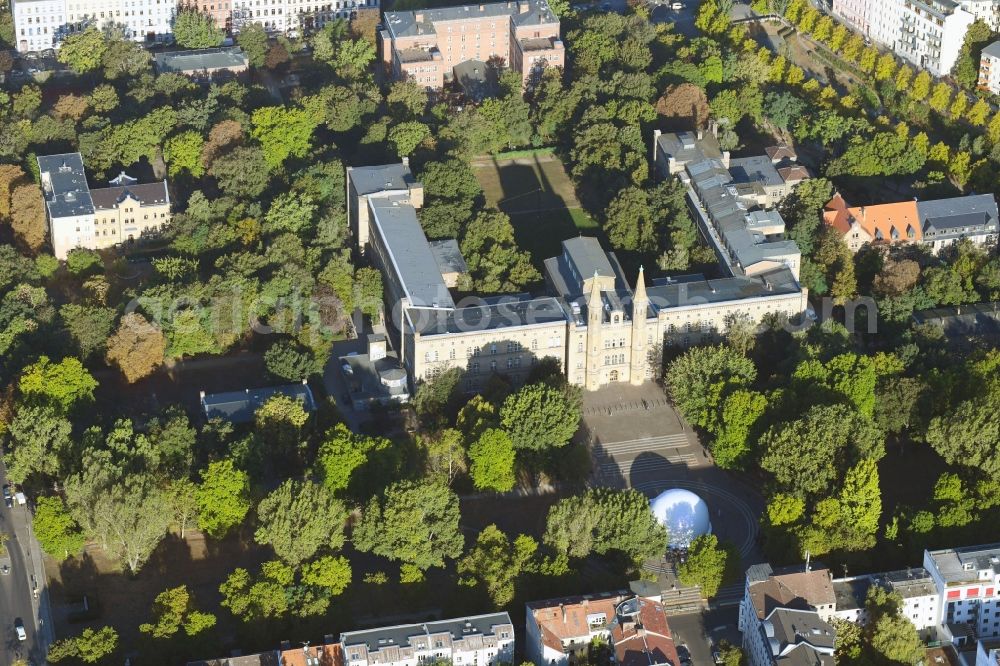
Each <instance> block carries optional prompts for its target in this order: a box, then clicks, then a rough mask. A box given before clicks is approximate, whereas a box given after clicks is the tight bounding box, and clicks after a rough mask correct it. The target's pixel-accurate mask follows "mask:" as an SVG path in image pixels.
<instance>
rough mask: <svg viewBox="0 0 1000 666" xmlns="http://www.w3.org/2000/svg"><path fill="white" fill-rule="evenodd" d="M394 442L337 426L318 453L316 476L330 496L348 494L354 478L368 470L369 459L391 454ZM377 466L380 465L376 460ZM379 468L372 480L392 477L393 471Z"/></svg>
mask: <svg viewBox="0 0 1000 666" xmlns="http://www.w3.org/2000/svg"><path fill="white" fill-rule="evenodd" d="M391 450H392V442H391V441H390V440H387V439H383V438H379V437H369V436H367V435H358V434H355V433H353V432H351V431H350V430H349V429H348V428H347V426H345V425H344V424H342V423H338V424H337V425H336V426H334V427H333V428H330V429H329V430H327V431H326V435H325V437H324V439H323V441H322V442H321V443H320V445H319V451H318V452H317V453H316V465H315V469H316V473H317V475H318V476H319V478H320V479H321V480H322V483H323V485H324V487H326V488H327V490H329V491H330V492H334V493H337V492H340V491H342V490H346V489H347V488H348V486H349V485H350V483H351V480H352V478H353V477H354V476H355V474H354V472H355V470H357V469H359V468H361V467H362V466H365V465H366V463H368V462H369V459H372V458H376V456H378V455H379V454H381V453H384V452H391ZM375 462H379V461H378V460H377V458H376V460H375ZM382 462H383V466H382V467H380V466H378V465H376V466H375V467H374V468H373V469H371V474H370V476H372V477H376V478H377V477H381V476H383V475H391V470H390V469H388V468H386V467H385V466H384V462H385V461H382Z"/></svg>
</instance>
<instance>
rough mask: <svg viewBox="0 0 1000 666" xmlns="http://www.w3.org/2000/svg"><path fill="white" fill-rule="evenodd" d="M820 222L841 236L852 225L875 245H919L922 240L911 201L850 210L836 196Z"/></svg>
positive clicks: (827, 205)
mask: <svg viewBox="0 0 1000 666" xmlns="http://www.w3.org/2000/svg"><path fill="white" fill-rule="evenodd" d="M823 220H824V221H825V222H826V223H827V224H828V225H830V226H831V227H833V228H834V229H836V230H837V231H839V232H840V233H841V234H846V233H847V232H848V231H850V230H851V223H852V222H853V223H855V224H857V225H859V226H860V227H861V228H862V229H864V230H865V232H866V233H867V234H868V235H869V236H871V237H872V238H873V239H875V240H877V241H884V242H892V241H907V240H910V241H919V240H920V239H921V237H922V236H923V233H922V231H921V225H920V215H919V213H918V211H917V202H916V201H913V200H909V201H900V202H898V203H887V204H877V205H875V206H857V207H851V206H848V204H847V202H846V201H844V198H843V197H842V196H840V193H837V194H836V195H835V196H834V197H833V199H831V200H830V202H829V203H827V204H826V206H825V207H824V211H823ZM894 231H895V234H896V236H895V238H894V237H893V232H894ZM911 232H912V233H913V236H912V237H911V236H910V233H911Z"/></svg>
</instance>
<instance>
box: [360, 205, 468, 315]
mask: <svg viewBox="0 0 1000 666" xmlns="http://www.w3.org/2000/svg"><path fill="white" fill-rule="evenodd" d="M368 206H369V208H370V210H371V213H372V215H371V219H372V223H373V225H374V226H375V227H376V228H377V231H378V233H379V235H380V236H381V237H382V240H383V242H384V244H385V246H386V248H387V249H388V251H389V255H390V256H389V259H390V261H391V263H392V264H393V270H394V271H395V273H396V275H397V276H398V277H399V280H400V282H401V283H402V287H403V290H404V292H405V293H406V297H407V298H409V301H410V305H415V306H433V307H442V308H451V307H455V302H454V301H453V300H452V298H451V294H450V293H448V287H447V286H446V285H445V283H444V278H442V277H441V271H440V269H439V268H438V264H437V260H436V259H435V258H434V253H433V252H431V248H430V246H429V245H428V244H427V237H426V236H425V235H424V230H423V229H422V228H421V227H420V222H419V221H418V220H417V211H416V209H415V208H414V207H413V206H412V205H411V204H410V202H409V199H408V198H407V197H406V196H403V195H390V196H384V197H371V198H369V200H368Z"/></svg>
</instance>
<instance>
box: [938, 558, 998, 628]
mask: <svg viewBox="0 0 1000 666" xmlns="http://www.w3.org/2000/svg"><path fill="white" fill-rule="evenodd" d="M924 568H925V569H926V570H927V571H928V572H929V573H930V576H931V579H932V580H933V581H934V586H935V588H936V590H937V594H938V596H939V599H940V608H939V613H940V614H939V615H938V623H939V624H940V631H941V635H940V636H939V638H940V639H942V640H946V641H952V642H957V643H963V642H965V641H966V640H970V639H972V640H975V639H989V638H1000V544H987V545H982V546H969V547H965V548H948V549H945V550H934V551H925V552H924Z"/></svg>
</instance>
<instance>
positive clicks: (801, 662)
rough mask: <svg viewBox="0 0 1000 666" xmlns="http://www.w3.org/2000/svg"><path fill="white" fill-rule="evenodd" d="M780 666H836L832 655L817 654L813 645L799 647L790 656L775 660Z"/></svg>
mask: <svg viewBox="0 0 1000 666" xmlns="http://www.w3.org/2000/svg"><path fill="white" fill-rule="evenodd" d="M775 663H776V664H778V666H834V664H836V663H837V661H836V659H834V657H833V656H832V655H829V654H823V653H821V652H817V651H816V650H815V649H814V648H813V647H812V646H811V645H805V644H803V645H798V646H796V647H795V648H793V649H792V650H791V651H790V652H789V653H788V654H786V655H784V656H781V657H778V658H777V659H776V660H775Z"/></svg>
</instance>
